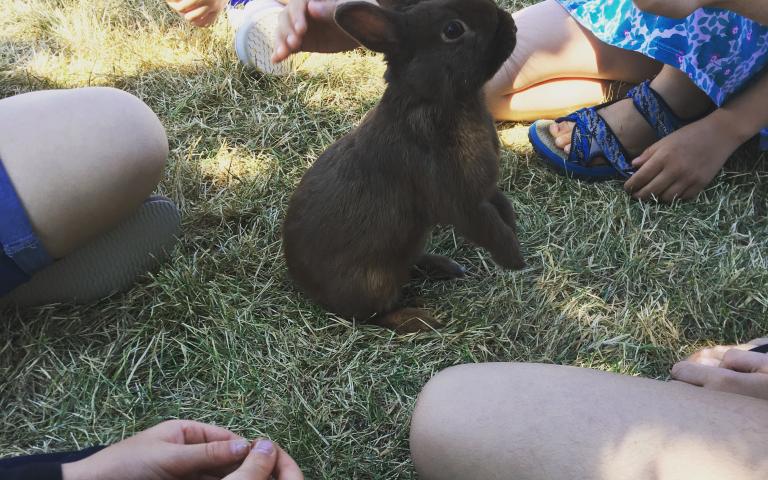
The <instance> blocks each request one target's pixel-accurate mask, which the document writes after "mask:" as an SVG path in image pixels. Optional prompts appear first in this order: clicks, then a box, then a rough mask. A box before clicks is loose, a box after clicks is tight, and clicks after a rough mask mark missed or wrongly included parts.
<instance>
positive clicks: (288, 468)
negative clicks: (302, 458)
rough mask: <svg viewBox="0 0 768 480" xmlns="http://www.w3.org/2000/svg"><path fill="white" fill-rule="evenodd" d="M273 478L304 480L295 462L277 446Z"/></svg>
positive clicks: (279, 479) (278, 479)
mask: <svg viewBox="0 0 768 480" xmlns="http://www.w3.org/2000/svg"><path fill="white" fill-rule="evenodd" d="M277 448H278V452H277V465H276V466H275V472H274V477H275V479H276V480H304V475H303V474H302V473H301V469H299V466H298V465H297V464H296V462H295V461H294V460H293V458H291V456H290V455H288V454H287V453H286V452H285V450H283V449H282V448H280V447H279V446H278V447H277Z"/></svg>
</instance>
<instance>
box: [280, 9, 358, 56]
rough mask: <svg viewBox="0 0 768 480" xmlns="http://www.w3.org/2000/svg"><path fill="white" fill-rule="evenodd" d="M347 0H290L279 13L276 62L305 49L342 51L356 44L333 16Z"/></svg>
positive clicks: (327, 51) (306, 50)
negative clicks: (340, 4) (338, 7)
mask: <svg viewBox="0 0 768 480" xmlns="http://www.w3.org/2000/svg"><path fill="white" fill-rule="evenodd" d="M343 1H344V0H290V1H289V2H288V5H287V6H286V7H285V9H284V10H283V11H282V13H280V20H279V21H278V26H277V42H276V45H275V53H274V55H273V56H272V62H273V63H279V62H282V61H283V60H285V59H286V58H288V57H289V56H291V54H293V53H296V52H299V51H303V52H323V53H332V52H341V51H344V50H350V49H352V48H355V47H357V46H358V45H357V42H355V41H354V40H353V39H352V38H351V37H350V36H348V35H347V34H346V33H344V31H343V30H341V28H339V26H338V25H336V22H335V21H334V19H333V14H334V12H335V11H336V5H338V4H339V3H342V2H343Z"/></svg>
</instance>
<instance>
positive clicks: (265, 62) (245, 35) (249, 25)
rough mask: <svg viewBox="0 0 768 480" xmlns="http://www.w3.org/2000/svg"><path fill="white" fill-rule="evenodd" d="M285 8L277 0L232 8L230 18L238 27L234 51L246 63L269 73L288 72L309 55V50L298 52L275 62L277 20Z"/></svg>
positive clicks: (263, 0) (294, 69) (256, 1)
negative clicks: (273, 59) (307, 52)
mask: <svg viewBox="0 0 768 480" xmlns="http://www.w3.org/2000/svg"><path fill="white" fill-rule="evenodd" d="M283 8H285V6H284V5H283V4H282V3H280V2H278V1H277V0H252V1H250V2H248V3H247V4H246V5H245V7H244V8H243V9H242V10H240V11H238V10H234V9H233V10H232V11H231V13H230V22H232V24H233V26H235V27H236V28H237V33H236V34H235V52H237V57H238V58H239V59H240V61H241V62H242V63H243V64H244V65H246V66H249V67H253V68H255V69H256V70H258V71H259V72H262V73H266V74H269V75H277V76H285V75H288V74H290V73H292V72H295V71H296V70H297V69H298V68H299V67H300V66H301V64H302V63H304V61H305V60H306V59H307V56H308V55H307V54H304V53H298V54H294V55H291V56H290V57H288V58H287V59H285V60H284V61H282V62H281V63H278V64H273V63H272V60H271V58H272V54H273V53H274V52H275V44H276V41H275V39H276V37H277V22H278V18H279V17H280V12H281V11H282V10H283Z"/></svg>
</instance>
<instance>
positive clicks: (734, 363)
mask: <svg viewBox="0 0 768 480" xmlns="http://www.w3.org/2000/svg"><path fill="white" fill-rule="evenodd" d="M766 343H768V338H759V339H757V340H752V341H751V342H749V343H748V344H746V345H737V346H731V347H714V348H708V349H706V350H702V351H700V352H697V353H695V354H693V355H692V356H691V357H690V358H688V359H687V360H685V361H682V362H679V363H677V364H676V365H675V366H674V367H673V368H672V378H674V379H675V380H679V381H681V382H686V383H690V384H691V385H696V386H699V387H704V388H708V389H711V390H719V391H721V392H729V393H738V394H739V395H746V396H749V397H755V398H762V399H764V400H768V354H765V353H757V352H749V351H747V350H750V349H752V348H754V347H756V346H758V345H764V344H766Z"/></svg>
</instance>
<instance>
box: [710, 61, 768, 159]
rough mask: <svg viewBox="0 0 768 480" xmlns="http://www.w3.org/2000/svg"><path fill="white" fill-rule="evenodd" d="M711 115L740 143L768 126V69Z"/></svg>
mask: <svg viewBox="0 0 768 480" xmlns="http://www.w3.org/2000/svg"><path fill="white" fill-rule="evenodd" d="M710 117H713V120H714V121H717V122H718V123H719V124H720V125H721V126H722V127H723V128H728V129H729V131H730V133H731V134H732V135H734V139H737V140H739V143H738V144H739V145H741V144H742V143H744V142H746V141H747V140H749V139H750V138H752V137H753V136H755V135H756V134H757V133H758V132H760V130H762V129H763V128H765V127H766V126H768V70H765V71H763V73H762V74H761V77H760V78H758V80H757V81H756V82H755V83H753V84H752V85H750V86H749V87H748V88H747V89H746V90H744V91H743V92H742V93H740V94H739V95H736V96H735V97H733V99H731V100H730V101H729V102H728V103H726V104H725V105H723V106H722V107H721V108H719V109H717V110H715V111H714V112H713V113H712V114H711V115H710Z"/></svg>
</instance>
